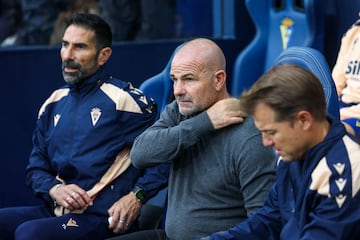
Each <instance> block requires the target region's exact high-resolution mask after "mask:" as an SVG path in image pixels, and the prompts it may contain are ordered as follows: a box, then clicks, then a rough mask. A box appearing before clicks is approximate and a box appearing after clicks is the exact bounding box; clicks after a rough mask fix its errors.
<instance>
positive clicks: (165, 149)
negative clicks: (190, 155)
mask: <svg viewBox="0 0 360 240" xmlns="http://www.w3.org/2000/svg"><path fill="white" fill-rule="evenodd" d="M213 130H214V127H213V125H212V124H211V121H210V119H209V117H208V115H207V113H206V112H202V113H200V114H198V115H196V116H194V117H191V118H185V117H184V116H182V115H181V114H180V113H179V111H178V107H177V104H176V102H173V103H171V104H170V105H168V106H167V107H166V108H165V110H164V111H163V113H162V114H161V115H160V119H159V120H158V121H157V122H156V123H155V124H154V125H153V126H151V127H150V128H148V129H147V130H145V131H144V132H143V133H142V134H141V135H139V136H138V137H137V138H136V140H135V142H134V145H133V148H132V150H131V153H130V158H131V161H132V163H133V164H134V166H135V167H137V168H146V167H150V166H154V165H156V164H159V163H164V162H169V161H170V162H171V161H172V160H173V159H175V158H176V156H178V155H179V154H181V152H182V151H183V150H184V149H186V148H188V147H190V146H192V145H194V144H196V143H197V142H198V140H199V136H200V135H202V134H203V133H204V132H209V131H213Z"/></svg>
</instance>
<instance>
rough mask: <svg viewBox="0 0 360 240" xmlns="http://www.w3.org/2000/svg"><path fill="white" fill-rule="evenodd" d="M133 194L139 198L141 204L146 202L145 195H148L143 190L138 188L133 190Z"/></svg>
mask: <svg viewBox="0 0 360 240" xmlns="http://www.w3.org/2000/svg"><path fill="white" fill-rule="evenodd" d="M133 193H134V194H135V196H136V198H137V199H138V200H139V201H140V202H142V201H144V199H145V195H146V193H145V191H144V190H142V189H141V188H139V187H136V188H135V189H134V190H133Z"/></svg>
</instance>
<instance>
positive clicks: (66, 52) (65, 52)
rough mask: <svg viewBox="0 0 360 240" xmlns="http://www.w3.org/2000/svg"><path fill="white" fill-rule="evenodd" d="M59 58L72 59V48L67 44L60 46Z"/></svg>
mask: <svg viewBox="0 0 360 240" xmlns="http://www.w3.org/2000/svg"><path fill="white" fill-rule="evenodd" d="M61 58H62V60H63V61H64V60H74V56H73V51H72V48H71V47H69V46H67V47H62V48H61Z"/></svg>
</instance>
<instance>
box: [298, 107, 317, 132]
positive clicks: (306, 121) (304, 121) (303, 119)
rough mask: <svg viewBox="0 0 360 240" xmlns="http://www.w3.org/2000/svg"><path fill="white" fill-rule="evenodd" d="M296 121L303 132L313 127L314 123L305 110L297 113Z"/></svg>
mask: <svg viewBox="0 0 360 240" xmlns="http://www.w3.org/2000/svg"><path fill="white" fill-rule="evenodd" d="M297 119H298V121H299V123H300V126H301V128H302V129H303V130H309V129H310V128H311V126H312V125H313V121H314V118H313V116H312V115H311V114H310V113H309V112H308V111H305V110H302V111H299V112H298V113H297Z"/></svg>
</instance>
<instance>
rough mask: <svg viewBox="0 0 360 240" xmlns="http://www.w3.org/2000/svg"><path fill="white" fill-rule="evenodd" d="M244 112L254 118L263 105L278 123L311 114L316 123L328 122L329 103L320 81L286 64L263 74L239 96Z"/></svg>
mask: <svg viewBox="0 0 360 240" xmlns="http://www.w3.org/2000/svg"><path fill="white" fill-rule="evenodd" d="M240 102H241V104H242V108H243V109H244V111H245V112H247V113H248V114H253V113H254V109H255V107H256V105H257V104H259V103H263V104H266V105H267V106H269V107H270V108H271V109H272V110H273V111H274V112H275V117H276V121H288V122H290V123H291V122H292V121H293V120H294V117H295V115H296V113H297V112H299V111H301V110H306V111H309V112H310V113H311V114H312V115H313V116H314V118H315V119H317V120H320V121H322V120H324V119H326V100H325V94H324V89H323V86H322V84H321V82H320V80H319V79H318V78H317V77H316V76H315V75H314V74H313V73H311V72H310V71H308V70H306V69H305V68H303V67H300V66H297V65H292V64H283V65H277V66H275V67H273V68H271V69H270V70H268V71H267V72H266V73H264V74H263V75H262V76H261V77H260V78H259V79H258V80H257V81H256V82H255V83H254V85H253V86H252V87H251V88H250V89H249V90H248V91H245V92H243V93H242V95H241V96H240Z"/></svg>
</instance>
